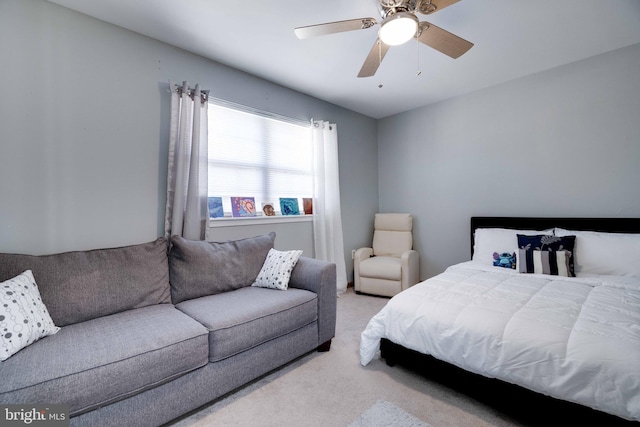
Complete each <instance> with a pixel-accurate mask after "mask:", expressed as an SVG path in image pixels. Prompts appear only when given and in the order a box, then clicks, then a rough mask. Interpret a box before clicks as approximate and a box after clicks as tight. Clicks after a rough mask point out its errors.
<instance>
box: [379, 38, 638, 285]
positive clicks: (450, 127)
mask: <svg viewBox="0 0 640 427" xmlns="http://www.w3.org/2000/svg"><path fill="white" fill-rule="evenodd" d="M638 70H640V44H639V45H633V46H630V47H627V48H623V49H620V50H617V51H613V52H609V53H606V54H603V55H599V56H596V57H592V58H590V59H586V60H583V61H580V62H576V63H573V64H569V65H566V66H563V67H559V68H556V69H553V70H550V71H547V72H543V73H539V74H535V75H531V76H529V77H525V78H521V79H518V80H514V81H511V82H509V83H505V84H502V85H499V86H495V87H492V88H488V89H485V90H481V91H478V92H475V93H472V94H469V95H466V96H461V97H459V98H456V99H451V100H448V101H445V102H442V103H439V104H435V105H432V106H429V107H425V108H421V109H418V110H413V111H410V112H407V113H403V114H399V115H396V116H392V117H388V118H386V119H383V120H380V121H379V123H378V138H379V139H378V156H379V170H378V176H379V192H380V210H381V211H383V212H391V211H408V212H412V213H413V214H414V215H415V225H416V229H415V233H414V237H415V240H416V242H415V246H416V248H417V249H418V250H419V251H420V253H421V276H422V278H427V277H431V276H433V275H435V274H437V273H440V272H441V271H443V270H444V269H445V268H446V266H448V265H451V264H453V263H456V262H460V261H465V260H468V259H469V256H470V251H469V218H470V217H471V216H478V215H496V216H501V215H504V216H581V217H589V216H610V217H640V73H639V72H638ZM434 83H436V84H437V82H434Z"/></svg>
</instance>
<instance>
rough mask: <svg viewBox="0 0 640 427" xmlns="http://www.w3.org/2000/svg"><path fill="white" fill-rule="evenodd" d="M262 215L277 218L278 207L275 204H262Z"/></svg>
mask: <svg viewBox="0 0 640 427" xmlns="http://www.w3.org/2000/svg"><path fill="white" fill-rule="evenodd" d="M262 214H263V215H264V216H276V207H275V205H274V203H273V202H263V203H262Z"/></svg>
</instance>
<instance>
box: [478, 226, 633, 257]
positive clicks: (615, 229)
mask: <svg viewBox="0 0 640 427" xmlns="http://www.w3.org/2000/svg"><path fill="white" fill-rule="evenodd" d="M554 227H561V228H566V229H568V230H584V231H603V232H608V233H640V218H534V217H507V216H474V217H471V240H470V241H471V256H472V257H473V244H474V235H475V230H476V229H477V228H513V229H520V230H546V229H549V228H554Z"/></svg>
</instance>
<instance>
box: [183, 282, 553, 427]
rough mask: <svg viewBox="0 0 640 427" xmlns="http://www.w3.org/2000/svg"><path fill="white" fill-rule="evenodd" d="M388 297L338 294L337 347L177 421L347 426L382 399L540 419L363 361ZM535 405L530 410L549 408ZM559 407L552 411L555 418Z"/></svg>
mask: <svg viewBox="0 0 640 427" xmlns="http://www.w3.org/2000/svg"><path fill="white" fill-rule="evenodd" d="M386 302H387V299H384V298H377V297H371V296H364V295H356V294H355V293H353V290H352V289H350V290H349V292H347V293H346V294H344V295H341V297H340V298H338V319H337V331H336V337H335V338H334V340H333V344H332V346H331V351H330V352H327V353H317V352H314V353H311V354H308V355H306V356H304V357H302V358H300V359H298V360H296V361H294V362H292V363H291V364H289V365H287V366H285V367H284V368H282V369H280V370H278V371H276V372H274V373H272V374H270V375H267V376H265V377H263V378H261V379H260V380H258V381H256V382H254V383H252V384H250V385H248V386H247V387H245V388H243V389H241V390H239V391H237V392H236V393H233V394H231V395H229V396H228V397H226V398H224V399H221V400H219V401H217V402H215V403H213V404H212V405H210V406H208V407H206V408H203V409H201V410H200V411H198V412H196V413H194V414H191V415H190V416H188V417H186V418H183V419H181V420H179V421H177V422H175V423H174V426H176V427H195V426H258V427H262V426H264V427H268V426H274V427H276V426H277V427H282V426H322V427H324V426H332V427H333V426H345V427H346V426H348V425H349V424H351V423H354V422H355V421H356V420H358V419H359V418H361V416H362V414H363V413H365V412H366V411H367V410H368V409H369V408H371V407H372V406H374V405H375V404H376V402H379V401H381V400H383V401H386V402H389V403H391V404H392V405H395V406H397V407H398V408H401V409H402V410H403V411H405V412H406V413H408V414H410V415H411V416H413V417H415V418H417V419H419V420H421V421H423V422H424V423H427V424H429V425H431V426H433V427H456V426H459V427H471V426H473V427H483V426H531V425H536V423H530V422H526V423H522V422H520V421H517V420H516V419H514V418H512V417H510V416H508V415H506V414H505V412H504V411H502V410H500V409H494V408H493V407H491V406H488V405H486V404H484V403H481V402H480V401H479V400H476V399H473V398H471V397H468V396H467V395H465V394H462V393H460V392H457V391H455V390H454V389H452V388H449V386H448V385H446V384H445V385H442V384H440V383H439V382H437V381H434V380H431V379H427V378H426V377H424V376H422V375H419V374H416V373H415V372H413V371H411V370H409V369H406V368H404V367H400V366H396V367H393V368H392V367H388V366H387V365H386V364H385V362H384V360H382V359H379V358H376V359H374V360H373V361H372V362H371V363H370V364H369V365H368V366H367V367H362V366H361V365H360V363H359V355H358V347H359V339H360V332H361V331H362V330H363V329H364V327H365V326H366V324H367V322H368V321H369V319H370V318H371V317H372V316H373V315H374V314H375V313H377V312H378V310H379V309H380V308H381V307H382V306H383V305H384V304H385V303H386ZM480 400H482V399H480ZM525 408H527V406H526V405H525ZM528 408H529V409H525V411H524V412H528V410H530V411H533V412H536V411H540V410H541V409H542V410H544V408H540V407H536V406H533V407H528ZM549 412H551V411H549ZM552 413H553V412H551V413H549V414H548V416H549V418H546V417H545V418H546V419H547V420H552V419H554V417H553V416H552ZM518 419H519V420H521V419H522V418H521V417H518ZM555 420H556V421H558V419H557V418H555ZM544 424H546V425H554V424H555V425H559V424H558V423H554V422H550V423H549V424H547V423H544ZM563 424H564V423H563ZM396 425H401V424H396Z"/></svg>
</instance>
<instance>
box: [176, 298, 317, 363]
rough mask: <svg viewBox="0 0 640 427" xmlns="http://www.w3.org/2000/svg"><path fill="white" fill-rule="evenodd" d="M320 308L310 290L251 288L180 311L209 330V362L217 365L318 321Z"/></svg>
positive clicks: (184, 304) (183, 305)
mask: <svg viewBox="0 0 640 427" xmlns="http://www.w3.org/2000/svg"><path fill="white" fill-rule="evenodd" d="M317 305H318V302H317V296H316V294H315V293H313V292H310V291H305V290H302V289H289V290H286V291H279V290H275V289H266V288H255V287H248V288H241V289H238V290H235V291H230V292H225V293H222V294H217V295H208V296H205V297H201V298H197V299H192V300H188V301H184V302H181V303H180V304H178V305H176V308H178V309H179V310H182V311H183V312H185V313H186V314H187V315H189V316H190V317H193V318H194V319H196V320H197V321H198V322H200V323H202V324H203V325H204V326H205V327H206V328H207V329H208V330H209V361H210V362H217V361H219V360H222V359H225V358H227V357H230V356H233V355H235V354H238V353H241V352H243V351H245V350H249V349H251V348H253V347H255V346H257V345H260V344H262V343H265V342H267V341H270V340H272V339H275V338H278V337H281V336H283V335H286V334H288V333H290V332H292V331H295V330H296V329H299V328H301V327H303V326H306V325H308V324H310V323H313V322H315V321H316V320H317V318H318V308H317Z"/></svg>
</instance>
